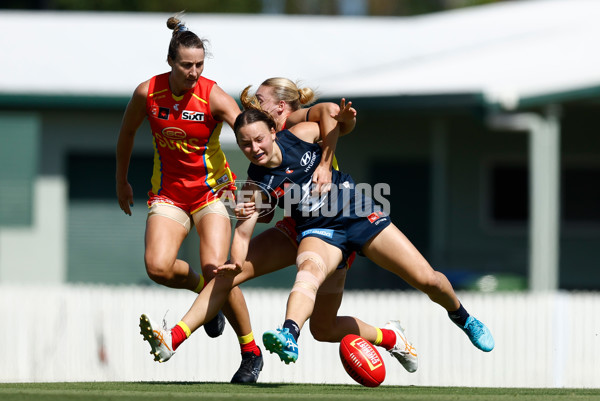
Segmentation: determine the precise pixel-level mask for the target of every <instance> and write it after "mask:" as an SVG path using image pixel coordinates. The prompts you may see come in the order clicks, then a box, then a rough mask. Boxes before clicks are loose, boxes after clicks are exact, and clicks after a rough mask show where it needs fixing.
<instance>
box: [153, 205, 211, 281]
mask: <svg viewBox="0 0 600 401" xmlns="http://www.w3.org/2000/svg"><path fill="white" fill-rule="evenodd" d="M186 236H187V230H186V229H185V228H184V227H183V226H182V225H181V224H179V223H177V222H175V221H173V220H171V219H169V218H167V217H164V216H160V215H153V216H150V218H148V221H147V223H146V237H145V242H146V250H145V253H144V262H145V264H146V272H147V273H148V277H150V278H151V279H152V280H153V281H155V282H156V283H158V284H162V285H164V286H166V287H170V288H184V289H188V290H190V291H194V290H195V289H196V287H198V284H199V283H200V275H199V274H198V273H196V272H195V271H194V270H193V269H192V268H191V267H190V265H189V264H188V263H187V262H185V261H183V260H181V259H177V252H178V251H179V248H180V247H181V244H182V242H183V240H184V239H185V237H186Z"/></svg>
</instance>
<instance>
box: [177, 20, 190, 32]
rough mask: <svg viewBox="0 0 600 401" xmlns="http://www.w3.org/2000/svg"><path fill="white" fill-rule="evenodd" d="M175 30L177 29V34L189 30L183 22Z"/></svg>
mask: <svg viewBox="0 0 600 401" xmlns="http://www.w3.org/2000/svg"><path fill="white" fill-rule="evenodd" d="M175 28H176V29H177V32H185V31H187V30H188V29H187V26H185V24H184V23H183V22H180V23H178V24H177V26H176V27H175Z"/></svg>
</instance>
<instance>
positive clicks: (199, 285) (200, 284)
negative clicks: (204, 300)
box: [194, 273, 206, 294]
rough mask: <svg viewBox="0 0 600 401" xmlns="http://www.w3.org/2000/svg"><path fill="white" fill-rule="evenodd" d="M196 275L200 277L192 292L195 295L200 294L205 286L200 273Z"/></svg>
mask: <svg viewBox="0 0 600 401" xmlns="http://www.w3.org/2000/svg"><path fill="white" fill-rule="evenodd" d="M198 274H199V275H200V281H199V282H198V285H197V286H196V289H195V290H194V292H195V293H196V294H200V291H202V289H203V288H204V286H205V285H206V282H205V281H204V276H203V275H202V273H198Z"/></svg>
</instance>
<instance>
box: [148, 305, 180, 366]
mask: <svg viewBox="0 0 600 401" xmlns="http://www.w3.org/2000/svg"><path fill="white" fill-rule="evenodd" d="M140 330H141V331H140V334H141V335H142V336H143V337H144V341H148V343H149V344H150V347H151V348H152V351H150V354H152V355H154V360H155V361H157V362H166V361H168V360H169V359H170V358H171V357H172V356H173V354H174V353H175V351H173V349H172V344H173V341H172V340H171V330H167V329H166V327H163V328H160V327H159V326H158V325H157V324H155V323H153V322H152V320H150V318H149V317H148V316H146V315H142V316H140Z"/></svg>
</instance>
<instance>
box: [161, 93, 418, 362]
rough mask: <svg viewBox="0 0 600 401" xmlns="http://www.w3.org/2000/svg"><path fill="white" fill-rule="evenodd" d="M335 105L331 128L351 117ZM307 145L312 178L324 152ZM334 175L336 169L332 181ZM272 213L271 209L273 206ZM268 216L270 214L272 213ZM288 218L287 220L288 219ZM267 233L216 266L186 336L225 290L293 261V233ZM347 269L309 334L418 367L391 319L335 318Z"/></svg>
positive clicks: (323, 300)
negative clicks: (350, 338)
mask: <svg viewBox="0 0 600 401" xmlns="http://www.w3.org/2000/svg"><path fill="white" fill-rule="evenodd" d="M242 103H244V102H242ZM318 106H319V105H316V106H314V107H318ZM336 106H337V105H336ZM337 109H338V110H340V111H339V112H338V113H337V114H336V115H335V116H334V117H335V119H334V118H332V120H333V122H334V124H333V125H334V128H339V127H335V126H336V125H338V121H337V120H341V122H342V123H344V122H345V123H348V122H351V123H352V122H353V121H354V118H355V110H354V109H353V108H352V107H351V103H348V104H345V102H344V101H342V102H341V104H340V106H339V107H337ZM330 118H331V117H330ZM327 132H328V133H329V132H332V130H327ZM310 145H311V147H312V151H313V152H312V153H311V154H309V155H307V156H306V157H305V161H306V166H310V168H311V170H312V171H313V179H314V170H315V168H317V167H316V165H317V164H318V163H319V162H318V159H320V158H321V153H322V151H321V146H319V145H317V144H314V143H313V144H310ZM317 153H318V156H317ZM304 168H306V167H304ZM338 173H339V172H336V173H335V174H336V175H335V177H336V179H337V177H338ZM299 174H301V171H300V170H297V171H295V172H294V171H292V169H288V170H286V171H285V175H286V176H287V177H293V178H295V177H297V176H298V177H299ZM301 175H304V174H301ZM311 185H312V184H311ZM245 189H247V188H245ZM319 198H320V197H318V196H317V197H316V198H315V199H317V200H318V199H319ZM323 199H324V200H328V199H330V198H329V192H327V193H326V194H325V195H324V197H323ZM238 205H239V204H238ZM245 210H250V211H251V213H252V214H255V213H254V212H255V211H256V208H255V207H252V208H246V207H244V206H241V211H245ZM270 211H271V212H272V208H271V209H270ZM236 213H237V212H236ZM268 215H269V216H271V217H272V213H269V214H268ZM288 219H291V217H290V218H288ZM292 221H293V220H292ZM382 222H383V219H382ZM293 224H294V226H293V228H294V231H295V224H296V223H295V221H293ZM267 231H268V232H269V235H267V236H265V235H263V234H265V233H264V232H263V234H261V235H259V236H257V237H256V238H254V239H253V240H252V243H251V244H250V252H249V253H248V257H247V258H246V260H245V263H244V264H243V266H236V265H233V267H232V266H231V265H224V266H221V267H219V268H218V269H217V270H216V273H217V276H216V277H215V279H213V280H212V281H211V282H209V283H208V284H207V286H206V288H205V289H204V290H203V291H202V292H201V293H200V294H199V295H198V297H197V298H196V300H195V301H194V303H193V305H192V307H191V308H190V310H189V311H188V312H187V313H186V314H185V316H183V318H182V319H181V321H180V323H178V324H180V325H185V327H186V328H187V329H188V330H189V334H188V335H187V337H189V335H191V333H193V332H195V331H196V330H197V329H198V328H199V327H200V326H201V325H203V324H204V323H205V322H206V321H208V320H210V319H211V318H212V316H214V314H215V313H216V312H217V311H218V310H219V309H220V308H221V305H222V304H223V302H224V301H225V300H226V299H227V294H228V293H229V291H230V290H231V289H232V288H234V287H235V286H238V285H239V284H241V283H243V282H245V281H247V280H250V279H252V278H254V277H258V276H261V275H264V274H268V273H271V272H273V271H276V270H279V269H282V268H284V267H287V266H289V265H292V264H294V261H295V257H296V247H297V242H296V238H295V237H296V235H294V238H293V243H292V241H290V238H288V237H287V236H286V235H289V234H283V233H282V232H281V231H278V230H275V229H270V230H267ZM232 253H235V251H234V250H232ZM290 253H291V255H290ZM347 269H348V264H347V263H345V262H344V263H343V264H341V266H340V268H339V269H337V270H336V272H335V274H334V275H332V277H331V278H330V279H329V280H327V281H326V282H325V283H324V284H323V285H322V286H321V287H320V289H319V293H318V295H317V300H318V303H317V305H316V308H315V311H314V312H313V315H312V318H311V331H312V333H313V336H314V337H315V338H316V339H318V340H320V341H327V342H339V341H340V340H341V339H342V338H343V337H344V336H345V335H347V334H357V335H360V336H361V337H363V338H365V339H366V340H368V341H371V342H372V343H373V344H375V345H378V346H381V347H383V348H385V349H386V350H387V351H388V352H389V353H390V354H391V355H392V356H393V357H394V358H396V359H397V360H398V361H399V362H400V364H401V365H402V366H403V367H404V368H405V369H406V370H407V371H409V372H414V371H416V370H417V367H418V357H417V353H416V351H415V349H414V347H413V346H412V344H411V343H410V342H409V341H408V340H407V338H406V336H405V335H404V331H403V328H402V327H401V325H400V322H399V321H397V320H391V321H389V322H387V324H386V325H385V326H384V327H382V328H379V327H375V326H371V325H369V324H367V323H365V322H363V321H361V320H360V319H358V318H355V317H353V316H337V312H338V309H339V307H340V305H341V300H342V296H343V283H344V281H345V277H346V271H347ZM158 330H159V333H161V334H162V335H163V336H164V337H170V333H171V330H160V329H158ZM187 337H185V338H183V337H182V338H179V337H177V340H176V341H177V342H175V340H174V342H173V346H177V347H179V345H180V344H181V343H182V342H183V341H184V340H185V339H186V338H187ZM173 338H175V337H173ZM165 352H166V351H165Z"/></svg>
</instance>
